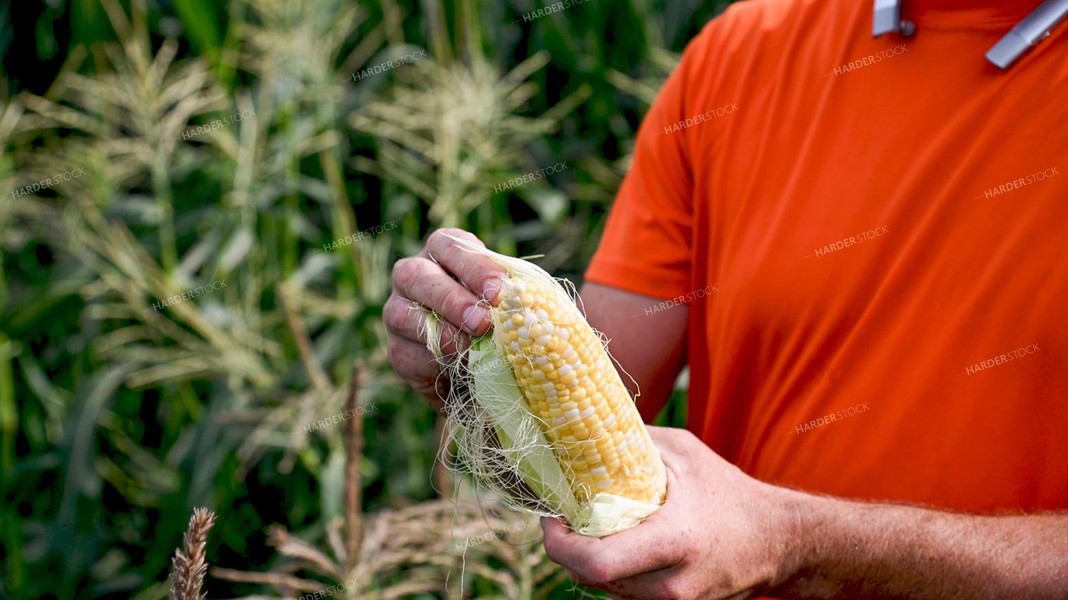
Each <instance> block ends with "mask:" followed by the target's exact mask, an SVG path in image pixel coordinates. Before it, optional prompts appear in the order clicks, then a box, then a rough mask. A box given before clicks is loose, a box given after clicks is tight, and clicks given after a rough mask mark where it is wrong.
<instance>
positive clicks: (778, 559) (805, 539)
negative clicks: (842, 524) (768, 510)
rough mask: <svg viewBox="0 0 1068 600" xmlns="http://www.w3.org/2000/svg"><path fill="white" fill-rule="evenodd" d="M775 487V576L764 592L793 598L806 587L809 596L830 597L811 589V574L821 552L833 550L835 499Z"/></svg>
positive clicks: (779, 596) (768, 594)
mask: <svg viewBox="0 0 1068 600" xmlns="http://www.w3.org/2000/svg"><path fill="white" fill-rule="evenodd" d="M772 487H774V486H772ZM774 490H775V491H774V493H773V497H774V502H773V506H774V509H773V517H772V522H773V527H774V530H775V532H776V533H775V535H776V538H777V540H778V541H777V542H774V543H773V547H774V549H775V550H774V552H773V555H772V558H773V561H772V567H773V571H772V572H773V576H772V577H771V579H770V580H769V581H768V582H767V586H766V588H765V589H764V590H763V592H762V593H764V594H765V595H767V596H773V597H776V598H791V597H797V596H798V592H799V591H800V590H802V589H804V590H805V593H804V594H802V595H804V596H805V597H826V596H825V595H824V594H822V593H819V592H818V591H817V590H814V589H811V587H812V583H813V581H811V579H812V578H811V575H812V574H813V573H814V571H815V570H817V566H818V562H819V560H820V559H819V555H820V554H821V553H822V552H827V551H829V550H830V545H831V543H832V542H833V540H834V539H835V536H834V535H833V533H832V532H831V531H829V526H830V525H831V524H833V522H834V518H833V515H832V510H831V508H832V507H831V506H830V505H829V503H830V502H833V500H832V499H829V498H822V497H820V496H814V495H812V494H806V493H804V492H799V491H797V490H791V489H787V488H781V487H774ZM810 594H811V595H810Z"/></svg>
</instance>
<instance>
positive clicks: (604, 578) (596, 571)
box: [578, 560, 614, 586]
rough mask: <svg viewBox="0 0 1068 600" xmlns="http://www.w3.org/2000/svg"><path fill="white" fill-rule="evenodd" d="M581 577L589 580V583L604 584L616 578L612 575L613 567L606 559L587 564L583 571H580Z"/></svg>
mask: <svg viewBox="0 0 1068 600" xmlns="http://www.w3.org/2000/svg"><path fill="white" fill-rule="evenodd" d="M578 575H579V577H581V578H582V579H583V580H584V581H586V582H588V585H593V586H603V585H607V584H609V583H612V581H613V580H614V578H613V577H612V572H611V569H609V567H608V565H607V564H606V563H605V562H604V561H600V560H598V561H594V562H592V563H590V564H589V565H586V566H585V567H584V568H583V569H582V570H581V571H579V572H578Z"/></svg>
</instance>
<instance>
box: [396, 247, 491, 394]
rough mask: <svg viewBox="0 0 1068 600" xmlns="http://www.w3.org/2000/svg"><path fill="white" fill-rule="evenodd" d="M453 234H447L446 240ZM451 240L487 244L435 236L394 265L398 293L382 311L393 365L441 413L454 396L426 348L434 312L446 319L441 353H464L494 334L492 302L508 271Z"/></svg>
mask: <svg viewBox="0 0 1068 600" xmlns="http://www.w3.org/2000/svg"><path fill="white" fill-rule="evenodd" d="M446 234H447V235H446ZM448 236H453V237H456V238H461V239H464V240H468V241H470V242H471V243H473V244H476V245H478V246H484V244H483V243H482V242H481V241H480V240H479V239H478V238H477V237H475V236H474V235H472V234H470V233H468V232H466V231H463V230H460V229H439V230H437V231H435V232H434V233H432V234H430V237H429V238H427V241H426V246H425V247H424V248H423V250H422V251H421V252H419V254H417V255H416V256H412V257H409V258H402V259H400V260H398V261H397V262H396V263H395V264H394V265H393V293H392V294H390V296H389V300H387V301H386V305H385V307H383V309H382V319H383V321H384V322H385V325H386V332H387V337H388V340H389V361H390V362H391V363H392V364H393V368H394V370H396V371H397V373H399V374H400V376H401V377H402V378H404V380H405V381H407V382H408V383H409V384H410V385H411V386H412V387H413V388H415V390H416V391H417V392H419V393H420V394H422V395H423V396H424V397H425V398H426V399H427V401H429V402H430V404H431V406H433V407H434V408H435V409H436V410H438V411H440V410H441V408H442V405H443V402H444V396H445V395H447V393H448V380H447V379H445V376H444V375H442V367H441V365H440V364H438V362H437V361H436V360H435V359H434V356H433V355H432V354H431V353H430V351H429V350H427V348H426V339H425V338H424V337H423V334H424V332H423V329H424V322H425V321H426V315H427V311H428V310H432V311H434V312H436V313H437V314H438V315H440V316H441V317H442V319H444V321H445V322H444V323H443V324H442V327H441V350H442V352H443V353H445V354H446V355H448V354H451V353H454V352H457V351H458V350H462V349H463V348H464V347H465V346H466V345H467V343H468V342H469V340H470V336H472V335H473V336H480V335H483V334H484V333H486V332H487V331H489V328H490V321H489V311H488V310H487V309H486V307H485V306H484V304H480V302H483V301H486V302H491V303H494V304H496V302H497V292H498V291H499V290H500V288H501V281H502V278H503V277H505V276H506V275H507V272H506V271H505V269H504V267H501V266H500V265H498V264H497V263H495V262H493V261H492V260H490V259H489V258H487V257H485V256H480V255H478V254H474V253H471V252H469V251H467V250H464V249H463V248H462V247H461V246H459V245H458V244H457V243H456V241H454V240H452V239H450V238H449V237H448Z"/></svg>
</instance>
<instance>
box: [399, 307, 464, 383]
mask: <svg viewBox="0 0 1068 600" xmlns="http://www.w3.org/2000/svg"><path fill="white" fill-rule="evenodd" d="M427 315H428V312H427V309H426V308H425V307H424V306H422V305H421V304H417V303H416V302H413V301H411V300H408V299H407V298H402V297H400V296H397V295H396V294H394V295H392V296H390V298H389V300H386V304H385V306H383V307H382V322H383V323H384V324H385V326H386V332H388V333H389V334H390V335H392V336H397V337H400V338H402V339H405V340H408V341H412V342H416V343H418V344H419V345H421V346H423V347H424V348H425V347H426V342H427V340H426V319H427ZM469 344H470V341H469V338H467V337H466V336H462V335H460V330H459V329H457V328H456V326H455V325H453V324H451V323H442V324H441V329H440V334H439V336H438V347H439V348H441V351H442V353H443V354H444V355H446V356H450V355H455V354H457V353H459V352H461V351H462V350H465V349H466V348H467V346H468V345H469ZM427 354H428V356H429V355H430V354H429V351H428V352H427ZM394 366H396V365H394Z"/></svg>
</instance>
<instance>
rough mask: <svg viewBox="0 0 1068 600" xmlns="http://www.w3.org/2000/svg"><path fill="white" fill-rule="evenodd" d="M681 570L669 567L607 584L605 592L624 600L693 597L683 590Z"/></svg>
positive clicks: (604, 587)
mask: <svg viewBox="0 0 1068 600" xmlns="http://www.w3.org/2000/svg"><path fill="white" fill-rule="evenodd" d="M681 570H682V569H681V568H679V567H668V568H665V569H660V570H657V571H652V572H649V573H642V574H641V575H636V576H634V577H625V578H623V579H619V580H617V581H613V582H611V583H608V584H605V585H604V586H603V589H604V591H606V592H608V593H609V595H611V596H613V597H617V598H622V599H624V600H638V599H641V600H653V599H656V598H687V597H693V595H692V594H687V593H686V591H685V590H684V589H682V585H683V584H682V582H681V580H680V572H681ZM576 583H577V582H576Z"/></svg>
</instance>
